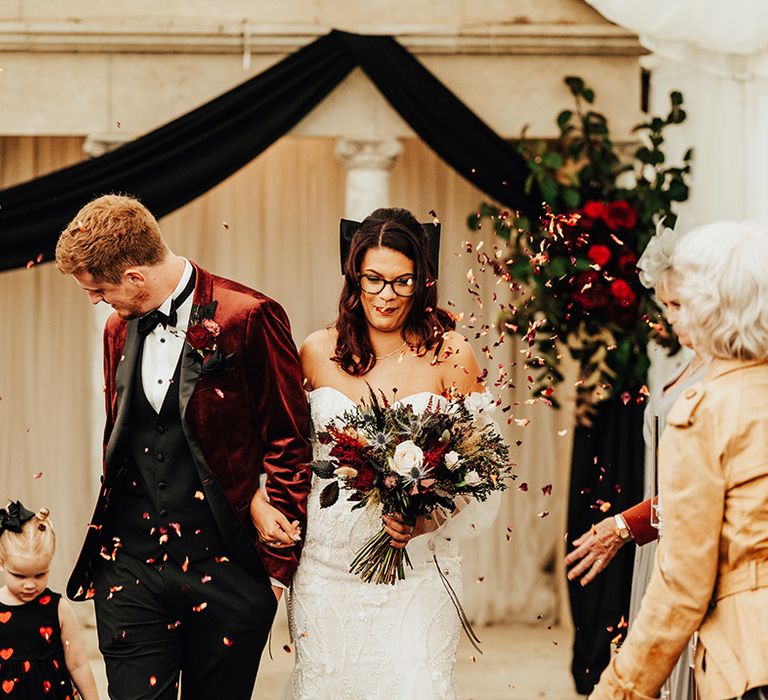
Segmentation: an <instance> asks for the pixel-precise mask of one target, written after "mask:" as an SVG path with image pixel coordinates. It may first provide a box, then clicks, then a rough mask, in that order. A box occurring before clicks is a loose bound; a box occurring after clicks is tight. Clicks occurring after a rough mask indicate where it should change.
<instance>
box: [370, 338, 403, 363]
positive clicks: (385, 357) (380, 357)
mask: <svg viewBox="0 0 768 700" xmlns="http://www.w3.org/2000/svg"><path fill="white" fill-rule="evenodd" d="M407 344H408V341H407V340H404V341H403V344H402V345H400V346H399V347H396V348H395V349H394V350H393V351H392V352H388V353H387V354H386V355H374V356H373V357H374V359H376V360H386V359H387V358H388V357H392V355H394V354H395V353H396V352H400V351H401V350H402V349H403V348H404V347H405V346H406V345H407Z"/></svg>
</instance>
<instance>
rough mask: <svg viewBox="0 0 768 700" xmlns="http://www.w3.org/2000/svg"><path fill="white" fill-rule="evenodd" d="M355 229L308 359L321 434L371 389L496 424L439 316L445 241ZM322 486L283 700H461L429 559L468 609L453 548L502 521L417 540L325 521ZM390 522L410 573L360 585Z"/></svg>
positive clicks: (333, 516)
mask: <svg viewBox="0 0 768 700" xmlns="http://www.w3.org/2000/svg"><path fill="white" fill-rule="evenodd" d="M342 223H343V224H344V222H342ZM358 227H359V228H358ZM354 228H355V229H357V230H356V232H355V233H354V236H352V238H351V243H350V244H349V250H348V251H344V250H342V264H343V270H344V287H343V290H342V292H341V298H340V301H339V315H338V318H337V320H336V323H335V325H334V326H333V327H331V328H327V329H323V330H319V331H316V332H315V333H313V334H312V335H310V336H309V338H307V340H306V341H305V343H304V345H303V346H302V348H301V359H302V367H303V370H304V375H305V377H306V382H307V389H308V390H309V393H308V397H309V403H310V408H311V415H312V423H313V427H314V429H315V430H320V429H322V428H323V427H325V426H326V425H328V423H329V422H331V421H333V420H334V419H338V418H340V417H341V416H342V414H344V413H345V412H346V411H349V410H353V409H354V408H355V407H356V406H357V405H359V404H360V403H361V402H362V401H364V400H366V399H367V397H368V396H369V392H370V389H373V390H374V391H375V392H376V393H377V394H383V395H384V396H385V397H386V398H387V399H388V400H389V401H398V402H403V403H408V404H411V406H412V407H413V409H414V410H415V411H417V412H418V411H423V410H425V409H426V407H427V405H428V404H429V403H430V402H433V405H434V402H435V401H441V402H442V401H445V398H443V397H444V395H446V394H448V393H451V392H458V393H460V394H467V395H469V396H468V397H467V399H465V400H466V401H467V402H468V403H471V405H472V407H473V409H474V410H475V412H476V420H482V421H485V420H490V418H488V417H487V413H488V411H489V410H490V408H491V404H492V401H491V400H490V396H489V395H488V394H484V393H480V392H483V385H482V383H481V381H480V374H481V372H480V367H479V366H478V363H477V359H476V358H475V355H474V352H473V350H472V348H471V347H470V345H469V343H468V342H467V341H466V339H465V338H464V337H463V336H462V335H460V334H459V333H457V332H456V331H455V330H454V328H455V324H454V322H453V319H452V318H451V316H450V315H449V314H448V313H447V312H446V311H444V310H442V309H439V308H438V307H437V289H436V286H435V284H434V279H435V277H436V272H437V260H436V257H437V256H436V250H437V247H438V246H437V243H438V242H437V240H436V236H437V233H438V231H439V229H438V227H436V226H434V225H425V226H424V227H422V225H421V224H419V223H418V222H417V221H416V219H415V218H414V217H413V215H412V214H411V213H410V212H408V211H406V210H404V209H377V210H376V211H374V212H373V213H372V214H371V215H370V216H369V217H367V218H366V219H365V220H364V221H363V222H362V224H354ZM427 231H429V232H430V233H431V234H432V235H433V236H434V240H432V241H430V239H429V237H428V233H427ZM343 238H344V237H343V236H342V239H343ZM344 247H346V246H345V245H344V243H343V245H342V248H344ZM430 250H432V251H433V253H432V257H431V258H430V253H429V251H430ZM369 387H370V389H369ZM473 392H475V393H473ZM313 445H314V458H315V459H316V460H317V459H325V458H327V455H328V451H329V450H330V445H321V444H319V442H318V441H316V440H314V441H313ZM326 483H327V482H326V481H325V480H323V479H318V478H317V477H315V479H314V483H313V487H312V491H311V493H310V495H309V498H308V506H307V508H308V512H307V532H306V538H305V540H306V541H305V544H304V548H303V552H302V556H301V561H300V564H299V568H298V571H297V573H296V576H295V578H294V581H293V588H292V594H291V596H290V603H289V613H290V619H291V632H292V636H293V639H294V642H295V646H296V665H295V668H294V671H293V674H292V677H291V682H290V685H289V688H288V693H287V695H288V697H289V698H295V699H297V700H305V699H309V698H350V699H352V698H354V699H355V700H360V699H362V698H366V699H368V698H371V699H373V698H381V699H382V700H383V699H384V698H386V699H387V700H399V699H400V700H406V699H407V700H410V699H412V698H424V699H428V698H455V697H457V690H456V686H455V681H454V664H455V656H456V648H457V645H458V639H459V630H460V622H459V618H458V615H457V612H456V610H455V609H454V606H453V603H452V602H451V598H450V597H449V595H448V593H447V591H446V589H445V588H444V585H443V583H442V581H441V577H440V574H439V572H438V571H437V568H436V564H435V561H434V559H433V555H436V556H437V559H438V561H439V565H440V568H441V570H442V572H443V573H444V575H445V577H446V578H447V579H448V581H449V582H450V584H451V586H452V587H453V589H454V590H455V591H456V592H457V593H458V594H459V596H460V595H461V561H460V557H459V553H458V545H457V540H459V539H461V538H463V537H470V536H472V535H473V534H475V533H476V532H477V530H478V529H481V528H482V527H483V526H484V525H488V524H490V522H489V521H490V520H492V519H493V518H494V517H495V515H496V509H495V508H494V507H493V505H492V504H489V503H485V504H483V505H482V506H479V504H477V503H476V502H474V501H473V502H470V503H466V502H465V501H462V502H461V503H458V504H457V506H458V507H457V511H456V512H455V513H454V514H453V515H451V516H449V517H446V516H443V517H439V516H437V515H435V516H433V517H432V518H429V519H424V518H420V519H418V520H417V521H416V523H415V525H413V526H411V525H408V524H406V523H404V522H401V521H400V520H398V519H397V518H396V517H392V516H387V515H382V513H381V511H380V510H379V511H378V512H372V509H370V508H364V509H359V510H354V511H353V510H351V506H352V505H353V504H351V503H347V501H346V500H345V499H344V498H343V497H342V498H340V499H339V502H338V503H337V504H336V505H335V506H334V507H332V508H326V509H321V508H320V503H319V494H320V492H321V491H322V489H323V487H324V485H325V484H326ZM497 503H498V502H497ZM497 503H496V504H497ZM483 521H485V522H483ZM382 522H383V524H384V528H385V529H386V531H387V533H388V534H389V535H390V536H391V538H392V546H393V547H398V548H402V547H405V546H406V545H408V554H409V556H410V559H411V561H412V563H413V569H412V570H410V569H408V570H407V571H406V578H405V580H403V581H398V583H397V584H396V585H394V586H388V585H376V584H373V583H365V582H363V581H362V580H361V579H360V578H358V577H357V576H355V575H353V574H350V573H349V571H348V568H349V564H350V562H351V561H352V559H353V558H354V556H355V554H356V552H357V551H358V549H359V548H360V547H361V546H362V545H363V544H364V543H365V542H366V541H367V540H368V539H369V538H370V537H371V536H373V535H375V534H376V533H377V532H378V531H379V530H380V529H381V527H382Z"/></svg>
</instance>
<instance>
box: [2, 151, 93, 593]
mask: <svg viewBox="0 0 768 700" xmlns="http://www.w3.org/2000/svg"><path fill="white" fill-rule="evenodd" d="M82 141H83V140H82V139H81V138H47V137H40V138H0V187H6V186H8V185H11V184H14V183H16V182H20V181H23V180H28V179H31V178H33V177H36V176H38V175H42V174H44V173H46V172H49V171H51V170H55V169H56V168H60V167H63V166H65V165H69V164H71V163H74V162H76V161H78V160H80V159H81V158H82ZM89 306H90V305H89V304H88V302H87V300H86V299H85V297H84V296H83V295H82V293H81V292H79V291H78V290H77V288H76V286H75V284H74V283H73V282H72V281H70V280H66V279H64V277H62V276H61V275H60V274H59V273H58V272H57V271H56V269H55V268H54V266H53V265H41V266H39V267H38V266H34V267H32V268H31V269H21V270H14V271H10V272H4V273H2V274H0V319H1V322H2V327H3V334H2V350H1V351H0V358H2V359H1V361H0V501H2V505H5V502H6V501H7V500H10V499H14V500H15V499H17V498H18V499H21V500H22V502H23V503H24V504H25V505H26V506H27V507H29V508H31V509H32V510H37V509H38V508H40V507H42V506H46V507H48V508H49V509H50V511H51V521H52V522H53V524H54V526H55V528H56V532H57V535H58V554H57V556H56V558H55V559H54V563H53V567H52V570H51V585H52V586H54V587H55V588H56V589H57V590H61V589H62V588H63V586H64V584H65V582H66V579H67V576H68V574H69V570H70V569H71V566H72V564H73V563H74V560H75V556H76V555H77V552H78V551H79V547H80V544H81V542H82V537H83V534H84V532H85V526H86V524H87V523H88V519H89V518H90V516H91V509H92V507H93V500H94V498H95V494H96V487H97V484H95V483H94V480H93V479H92V477H91V473H90V457H91V454H90V440H91V434H90V413H91V409H92V404H93V402H98V404H99V405H100V406H103V398H102V396H101V395H100V394H99V395H97V396H94V395H93V394H92V392H91V382H90V363H91V358H90V356H89V353H88V352H87V348H88V340H89V337H90V326H89V322H90V318H91V309H90V308H89ZM102 413H103V408H102Z"/></svg>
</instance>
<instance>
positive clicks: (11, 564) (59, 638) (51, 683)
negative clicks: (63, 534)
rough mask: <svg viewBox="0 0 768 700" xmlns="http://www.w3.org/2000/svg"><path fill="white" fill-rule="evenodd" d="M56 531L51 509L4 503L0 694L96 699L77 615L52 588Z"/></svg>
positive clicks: (0, 520)
mask: <svg viewBox="0 0 768 700" xmlns="http://www.w3.org/2000/svg"><path fill="white" fill-rule="evenodd" d="M55 549H56V534H55V533H54V531H53V527H52V526H51V523H50V522H49V521H48V510H46V509H45V508H42V509H41V510H40V511H39V512H38V513H36V514H35V513H32V512H31V511H29V510H27V509H26V508H24V506H23V505H21V503H20V502H19V501H16V502H15V503H14V502H11V503H9V504H8V505H7V506H6V507H5V508H0V569H1V570H2V582H3V584H4V585H3V587H2V588H0V698H2V699H3V700H4V699H5V698H9V699H11V698H12V699H13V700H22V699H23V700H37V699H38V698H41V699H42V698H45V699H46V700H48V699H51V700H65V699H66V700H73V698H74V697H75V695H74V691H73V688H72V682H73V681H74V684H75V686H76V687H77V689H78V691H79V692H80V695H81V696H82V698H83V700H98V697H99V694H98V691H97V690H96V682H95V681H94V679H93V673H92V672H91V667H90V664H89V663H88V657H87V655H86V653H85V647H84V646H83V639H82V636H81V635H80V627H79V625H78V623H77V618H76V617H75V613H74V611H73V610H72V607H71V606H70V605H69V603H68V602H67V601H65V600H63V599H62V597H61V594H59V593H54V592H53V591H51V590H50V589H49V588H47V584H48V571H49V569H50V566H51V559H52V558H53V552H54V550H55Z"/></svg>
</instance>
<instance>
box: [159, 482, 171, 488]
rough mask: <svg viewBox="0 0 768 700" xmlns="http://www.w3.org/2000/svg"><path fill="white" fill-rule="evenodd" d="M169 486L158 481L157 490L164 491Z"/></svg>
mask: <svg viewBox="0 0 768 700" xmlns="http://www.w3.org/2000/svg"><path fill="white" fill-rule="evenodd" d="M167 486H168V484H166V483H165V482H164V481H158V482H157V488H159V489H164V488H166V487H167Z"/></svg>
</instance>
